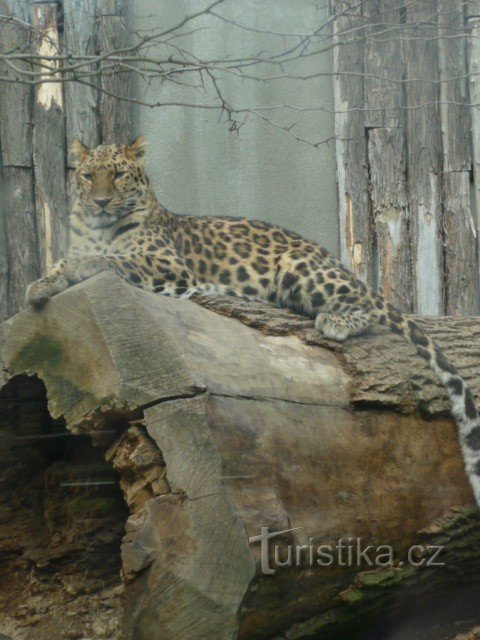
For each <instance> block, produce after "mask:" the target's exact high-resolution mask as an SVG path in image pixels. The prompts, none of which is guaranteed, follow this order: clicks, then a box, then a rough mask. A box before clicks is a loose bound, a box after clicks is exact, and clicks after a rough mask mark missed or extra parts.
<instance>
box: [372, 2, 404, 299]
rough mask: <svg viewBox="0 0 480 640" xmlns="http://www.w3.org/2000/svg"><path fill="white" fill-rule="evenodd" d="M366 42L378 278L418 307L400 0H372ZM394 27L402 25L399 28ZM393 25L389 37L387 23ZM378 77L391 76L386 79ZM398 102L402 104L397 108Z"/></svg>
mask: <svg viewBox="0 0 480 640" xmlns="http://www.w3.org/2000/svg"><path fill="white" fill-rule="evenodd" d="M365 13H366V14H367V15H368V17H369V22H368V25H372V26H368V27H367V41H366V45H365V74H366V75H365V89H364V91H365V109H366V112H365V126H366V131H367V132H366V136H367V145H368V163H369V174H370V197H371V203H372V204H371V206H372V213H373V223H374V229H373V233H374V235H375V242H376V269H377V275H376V281H377V283H378V285H379V286H380V287H381V288H382V290H383V292H384V294H385V297H386V298H387V300H389V301H390V302H392V303H393V304H394V305H396V306H397V307H399V308H400V309H403V310H405V311H411V310H412V308H413V297H412V293H413V291H412V289H413V287H412V272H411V256H410V246H409V243H408V241H407V239H408V230H409V222H410V221H409V207H408V197H407V184H406V171H407V167H406V147H405V137H404V136H405V131H404V127H405V113H404V111H403V108H404V106H405V104H404V86H403V82H402V80H403V76H404V59H403V45H402V41H401V39H400V38H399V37H398V36H399V33H400V31H401V29H402V28H403V25H402V24H401V19H400V10H399V9H398V2H397V1H396V0H388V1H385V0H371V1H370V2H367V4H366V5H365ZM395 27H397V30H396V31H395ZM388 28H391V29H394V30H393V32H392V33H391V37H385V34H384V32H385V29H388ZM379 78H388V79H386V80H382V79H379ZM395 107H397V108H396V109H395Z"/></svg>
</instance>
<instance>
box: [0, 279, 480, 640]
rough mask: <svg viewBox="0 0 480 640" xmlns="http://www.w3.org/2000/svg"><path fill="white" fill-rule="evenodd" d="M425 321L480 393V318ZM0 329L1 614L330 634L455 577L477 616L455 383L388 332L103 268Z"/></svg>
mask: <svg viewBox="0 0 480 640" xmlns="http://www.w3.org/2000/svg"><path fill="white" fill-rule="evenodd" d="M197 303H199V304H197ZM202 307H203V308H202ZM212 310H213V311H215V312H216V313H212ZM222 315H223V316H228V317H222ZM419 322H420V323H421V324H422V326H423V327H424V328H426V329H427V330H428V331H429V332H430V333H431V335H432V336H433V337H434V338H435V339H436V340H437V341H438V343H439V344H440V346H441V347H442V348H443V349H444V350H445V353H446V354H447V356H448V357H450V359H451V360H452V361H453V362H455V364H456V365H457V367H458V368H459V370H460V372H461V373H462V375H463V376H464V377H465V378H466V379H467V380H468V381H469V383H470V385H471V387H472V390H473V392H474V394H475V395H476V397H477V399H478V397H479V395H480V394H479V391H480V387H479V381H478V364H477V361H478V353H479V352H480V325H479V323H478V320H477V319H476V318H458V319H457V318H434V319H433V318H432V319H419ZM247 325H250V326H247ZM252 327H254V328H255V329H257V330H254V329H253V328H252ZM0 344H1V355H0V365H1V366H0V371H1V373H0V376H1V379H0V385H3V392H2V395H1V396H0V409H1V408H3V411H2V421H1V423H0V427H1V429H0V447H1V449H2V454H3V455H2V460H1V463H0V488H1V491H0V495H2V498H1V501H0V555H1V558H2V563H1V566H2V575H1V576H0V578H1V580H0V632H3V633H6V634H10V635H13V636H14V637H19V638H29V637H30V636H29V635H28V633H29V631H28V630H29V629H32V628H33V627H34V629H35V638H40V640H41V639H42V638H49V639H51V638H52V637H59V638H62V637H71V638H75V637H94V638H120V637H123V638H132V639H135V640H147V639H148V640H155V639H157V638H158V639H162V640H168V639H170V638H171V639H174V638H175V640H181V639H185V640H186V639H189V640H191V639H192V638H195V639H196V640H197V639H198V640H202V639H209V640H216V639H219V640H223V639H225V640H226V639H229V640H230V639H233V638H239V639H243V640H257V639H258V640H260V639H264V638H265V639H266V638H288V639H289V640H290V639H292V640H293V639H300V638H314V637H316V636H319V634H320V636H321V637H322V638H338V637H340V635H341V634H343V635H344V636H345V637H347V634H349V633H350V634H351V633H354V632H357V631H358V630H359V629H360V628H370V629H371V628H373V627H374V626H375V625H376V624H378V621H379V620H380V621H382V620H383V621H384V620H386V619H389V618H390V617H391V616H393V618H392V619H395V615H397V614H399V613H400V614H401V615H402V616H404V617H405V611H406V609H408V608H409V607H410V606H411V604H412V603H413V602H421V603H422V607H423V608H425V606H426V605H425V603H426V602H429V601H430V600H433V601H434V602H435V605H432V606H435V607H437V608H438V607H439V606H440V605H439V603H440V602H443V600H442V598H443V597H444V596H445V594H447V595H449V594H451V592H452V590H457V591H459V590H461V589H462V588H465V590H466V592H468V596H466V597H465V598H464V600H465V606H467V605H468V606H470V605H471V606H472V607H473V610H474V612H475V614H476V615H478V611H477V609H478V605H477V604H476V603H477V602H478V594H479V592H480V577H479V576H480V572H479V569H480V546H479V544H478V540H479V539H480V516H479V514H478V512H477V509H476V507H475V506H474V505H473V497H472V493H471V490H470V487H469V485H468V482H467V480H466V478H465V475H464V472H463V467H462V460H461V456H460V451H459V447H458V443H457V435H456V428H455V425H454V423H453V421H452V419H451V418H450V416H449V413H448V411H449V408H448V399H447V396H446V394H445V392H444V390H443V389H442V387H441V386H440V385H439V384H438V383H437V381H436V380H435V378H434V376H433V375H432V374H431V373H430V371H429V370H428V369H427V368H426V366H425V365H424V363H423V362H422V361H421V360H420V359H419V358H418V357H417V356H416V354H415V352H414V350H413V349H412V348H410V347H409V345H405V344H404V343H403V342H402V341H401V340H400V339H399V338H397V337H396V336H392V335H391V334H389V333H388V332H386V331H384V330H382V329H380V328H379V329H378V330H376V331H375V332H372V333H371V334H369V335H368V336H363V337H359V338H355V339H351V340H349V341H348V342H347V343H346V344H344V345H338V344H332V343H330V342H328V341H325V340H324V339H323V338H321V336H319V335H318V333H316V332H315V331H314V328H313V324H312V323H311V322H310V321H309V320H307V319H304V318H299V317H298V316H295V315H293V314H291V313H289V312H288V311H285V310H279V309H275V308H273V307H271V306H269V305H267V304H261V303H251V302H246V301H241V300H235V299H228V298H215V299H214V298H199V299H198V300H196V301H183V300H172V299H169V298H164V297H161V296H155V295H153V294H149V293H145V292H142V291H141V290H139V289H137V288H134V287H131V286H129V285H127V284H126V283H124V282H123V281H122V280H120V279H119V278H117V277H116V276H114V275H112V274H106V273H105V274H100V275H99V276H97V277H95V278H93V279H91V280H89V281H87V282H85V283H82V284H81V285H78V286H76V287H73V288H71V289H69V290H67V291H66V292H64V293H63V294H61V295H59V296H57V297H55V298H54V299H52V300H51V301H50V302H49V303H48V304H47V305H46V306H45V307H44V308H43V309H42V310H39V311H35V310H28V311H24V312H22V313H20V314H18V315H17V316H15V317H14V318H12V319H10V320H8V321H7V322H5V323H3V324H2V325H0ZM47 399H48V407H47V406H46V400H47ZM91 442H92V443H93V444H94V445H95V447H96V448H95V449H93V448H92V447H91V444H90V443H91ZM105 461H106V462H105ZM85 478H86V480H85ZM85 487H87V488H86V489H85ZM272 534H273V535H272ZM269 535H270V536H271V537H269V538H268V540H267V537H268V536H269ZM86 550H88V552H87V551H86ZM119 572H120V573H121V579H120V578H119ZM27 577H28V579H27ZM2 590H3V592H2ZM12 593H13V594H14V595H15V597H13V598H12ZM470 601H471V602H470ZM468 606H467V608H468ZM42 607H43V609H42ZM468 611H470V610H468ZM468 615H469V620H468V622H469V625H470V627H472V626H474V624H475V623H477V624H478V623H480V618H478V619H477V618H474V617H473V614H472V615H471V614H470V613H468ZM472 619H473V622H472ZM392 624H395V625H397V626H398V623H397V622H395V623H392ZM2 625H3V626H2ZM52 625H53V626H54V627H55V629H57V628H58V636H55V635H54V633H53V634H52V628H53V627H52ZM55 625H56V626H55ZM467 628H468V627H467ZM22 629H23V631H22ZM460 631H461V629H458V628H456V632H455V633H453V632H452V633H451V634H450V636H446V637H453V636H454V635H455V634H456V633H459V632H460ZM22 633H23V634H24V635H21V634H22ZM68 633H69V634H70V635H65V634H68ZM75 633H77V634H81V633H83V634H84V635H83V636H82V635H75ZM88 633H90V636H89V635H88ZM15 634H17V635H15ZM62 634H64V635H62ZM320 636H319V637H320ZM32 637H33V636H32ZM342 637H343V636H342ZM348 637H350V636H348ZM377 637H378V636H377ZM381 637H388V635H384V636H381ZM396 637H397V636H396ZM398 637H400V636H398ZM405 637H409V638H413V637H414V636H413V635H411V634H410V635H408V636H405Z"/></svg>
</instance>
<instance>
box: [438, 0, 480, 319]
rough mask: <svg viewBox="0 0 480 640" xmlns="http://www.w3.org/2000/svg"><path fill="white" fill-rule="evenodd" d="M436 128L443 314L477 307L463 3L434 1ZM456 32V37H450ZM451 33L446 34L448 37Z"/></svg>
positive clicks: (474, 311) (470, 312)
mask: <svg viewBox="0 0 480 640" xmlns="http://www.w3.org/2000/svg"><path fill="white" fill-rule="evenodd" d="M438 20H439V29H438V35H439V39H438V49H439V61H440V80H441V84H440V126H441V133H442V150H443V173H442V178H443V185H442V187H443V207H444V222H443V226H444V234H445V238H444V242H445V267H444V269H445V298H446V309H445V311H446V313H448V314H451V315H462V314H463V315H474V314H477V313H478V311H479V298H478V292H479V289H478V277H472V276H471V274H475V273H477V264H478V261H477V246H476V245H477V229H476V222H475V220H474V216H473V214H472V210H471V207H470V170H471V159H470V140H469V131H470V118H469V111H468V109H467V107H466V106H464V105H465V103H466V102H467V82H466V80H465V77H466V71H467V67H466V59H465V37H460V35H461V34H462V31H463V29H464V20H465V17H464V3H459V2H457V0H439V3H438ZM453 34H456V35H457V37H451V36H452V35H453ZM449 36H450V37H449Z"/></svg>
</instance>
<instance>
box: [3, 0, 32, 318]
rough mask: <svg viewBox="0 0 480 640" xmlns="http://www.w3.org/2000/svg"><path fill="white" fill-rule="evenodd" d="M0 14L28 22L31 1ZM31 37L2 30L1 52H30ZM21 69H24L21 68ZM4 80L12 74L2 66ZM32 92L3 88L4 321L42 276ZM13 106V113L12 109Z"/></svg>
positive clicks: (14, 1) (16, 1) (19, 1)
mask: <svg viewBox="0 0 480 640" xmlns="http://www.w3.org/2000/svg"><path fill="white" fill-rule="evenodd" d="M0 13H2V14H4V15H11V16H12V17H14V18H17V19H19V20H22V21H24V20H28V15H29V2H28V1H27V0H25V1H23V0H8V1H7V0H0ZM28 42H29V34H28V31H27V30H26V29H23V28H20V27H18V26H16V25H15V23H14V22H12V23H9V24H5V25H2V34H1V38H0V47H2V49H3V50H9V49H11V48H14V47H15V46H19V47H25V48H26V50H28ZM19 64H20V63H19ZM1 72H2V74H4V73H5V74H6V75H9V76H12V77H13V75H12V71H11V70H7V69H6V67H5V66H1ZM31 102H32V88H31V87H28V86H26V85H23V84H16V83H8V82H0V145H1V151H2V162H3V166H2V199H1V203H0V208H1V212H0V218H1V220H0V234H2V239H1V240H0V253H1V254H2V255H1V257H0V263H1V265H0V271H1V275H0V278H1V281H2V282H1V284H0V317H2V318H6V317H8V316H9V315H11V314H12V313H14V312H16V311H18V309H19V308H21V307H22V305H23V298H24V283H25V281H26V279H27V278H28V279H32V278H36V277H38V276H39V275H40V266H39V259H38V252H37V248H36V244H37V238H36V233H35V227H36V221H35V207H34V205H33V202H31V201H29V198H31V197H32V196H33V190H32V189H33V186H32V184H33V169H32V142H31V140H32V122H31V115H30V112H31ZM13 105H14V108H12V106H13Z"/></svg>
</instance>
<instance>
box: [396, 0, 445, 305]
mask: <svg viewBox="0 0 480 640" xmlns="http://www.w3.org/2000/svg"><path fill="white" fill-rule="evenodd" d="M436 15H437V3H436V1H435V0H417V1H416V2H413V3H410V4H409V5H408V6H407V24H408V28H406V31H405V33H406V35H407V36H410V37H411V39H410V40H409V41H408V47H406V48H405V60H406V78H407V80H409V82H408V83H407V107H408V112H407V139H408V182H409V196H410V215H411V221H412V224H411V239H410V241H411V245H412V261H413V264H414V274H413V275H414V283H415V297H416V305H415V308H416V309H417V311H418V313H421V314H425V315H439V314H442V313H443V312H444V302H443V242H442V198H441V177H440V174H441V170H442V163H441V158H442V145H441V136H440V122H439V108H438V106H437V105H438V99H439V86H438V84H436V83H434V82H432V80H435V79H438V77H439V70H438V41H437V28H436ZM416 23H421V25H420V26H419V24H416ZM415 79H418V80H420V81H419V82H415Z"/></svg>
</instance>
